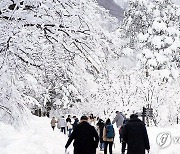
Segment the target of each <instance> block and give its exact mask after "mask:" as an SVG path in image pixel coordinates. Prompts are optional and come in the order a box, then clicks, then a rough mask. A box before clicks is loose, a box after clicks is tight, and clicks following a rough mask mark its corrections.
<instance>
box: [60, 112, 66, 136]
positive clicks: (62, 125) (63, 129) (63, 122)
mask: <svg viewBox="0 0 180 154" xmlns="http://www.w3.org/2000/svg"><path fill="white" fill-rule="evenodd" d="M66 127H67V123H66V120H65V118H64V116H62V117H61V118H59V119H58V128H60V130H61V132H63V133H64V134H66Z"/></svg>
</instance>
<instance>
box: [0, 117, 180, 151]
mask: <svg viewBox="0 0 180 154" xmlns="http://www.w3.org/2000/svg"><path fill="white" fill-rule="evenodd" d="M50 120H51V119H48V118H44V117H43V118H39V117H32V119H31V120H29V126H28V127H24V128H22V129H21V130H20V131H19V132H18V131H16V130H14V128H13V127H11V126H9V125H5V124H3V123H1V122H0V154H64V151H65V148H64V146H65V143H66V141H67V139H68V137H67V136H66V135H64V134H62V133H60V131H59V130H58V129H57V128H56V129H55V131H52V128H51V127H50ZM116 131H117V130H116ZM165 131H166V132H167V131H168V132H171V135H172V138H173V136H180V126H179V125H175V126H174V127H173V128H172V127H171V128H169V129H168V128H157V127H152V128H148V134H149V138H150V145H151V151H150V154H180V152H179V151H180V146H179V145H180V140H179V142H178V143H176V144H175V143H174V141H173V140H172V143H171V144H170V145H169V146H168V147H166V148H164V149H160V148H159V147H158V146H157V143H156V137H157V135H158V134H159V133H160V132H165ZM116 134H118V132H116ZM68 151H69V152H70V154H73V147H72V144H71V146H70V147H69V148H68ZM120 153H121V144H120V143H119V138H118V135H116V136H115V147H113V154H120ZM97 154H103V151H99V150H97Z"/></svg>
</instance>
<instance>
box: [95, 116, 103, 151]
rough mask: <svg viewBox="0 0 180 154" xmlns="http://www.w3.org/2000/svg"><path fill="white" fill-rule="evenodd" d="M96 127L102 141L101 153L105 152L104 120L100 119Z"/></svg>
mask: <svg viewBox="0 0 180 154" xmlns="http://www.w3.org/2000/svg"><path fill="white" fill-rule="evenodd" d="M96 125H97V127H98V133H99V139H100V151H103V150H104V141H103V129H104V121H103V120H102V119H99V121H98V123H97V124H96Z"/></svg>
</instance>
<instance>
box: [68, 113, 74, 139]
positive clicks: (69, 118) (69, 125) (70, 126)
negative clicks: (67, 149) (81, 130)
mask: <svg viewBox="0 0 180 154" xmlns="http://www.w3.org/2000/svg"><path fill="white" fill-rule="evenodd" d="M71 121H72V120H71V115H68V117H67V118H66V123H67V131H68V137H69V136H70V135H71V132H72V129H73V126H72V123H71Z"/></svg>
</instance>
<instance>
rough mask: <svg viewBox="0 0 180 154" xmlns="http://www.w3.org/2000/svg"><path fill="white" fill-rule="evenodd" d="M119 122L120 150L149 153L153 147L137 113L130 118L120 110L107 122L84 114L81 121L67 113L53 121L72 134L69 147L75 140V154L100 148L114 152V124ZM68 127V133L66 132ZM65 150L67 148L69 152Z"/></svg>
mask: <svg viewBox="0 0 180 154" xmlns="http://www.w3.org/2000/svg"><path fill="white" fill-rule="evenodd" d="M114 123H116V126H117V129H118V132H119V134H118V136H119V141H120V144H122V146H121V149H120V153H121V154H125V152H126V151H127V154H145V150H147V151H148V153H149V150H150V145H149V139H148V134H147V130H146V127H145V124H144V122H142V121H141V120H140V119H139V118H138V116H137V115H136V114H132V115H130V118H126V117H125V116H124V115H123V114H122V113H121V112H119V111H116V116H115V118H114V119H113V121H112V122H111V120H110V119H109V118H108V119H106V121H104V120H103V119H101V118H99V117H94V116H93V114H91V115H90V116H85V115H83V116H82V117H81V118H80V120H79V119H78V118H77V117H76V116H73V117H72V118H71V115H68V117H67V118H66V119H65V117H64V116H61V118H58V119H57V120H56V119H55V117H53V118H52V120H51V127H52V129H53V130H54V129H55V127H56V126H57V128H58V129H60V131H61V132H62V133H64V134H67V135H68V137H69V138H68V141H67V143H66V145H65V149H66V150H67V148H68V147H69V145H70V144H71V142H72V141H74V143H73V146H74V154H96V148H98V146H99V148H100V151H104V154H107V153H108V151H109V154H112V153H113V151H112V147H113V144H114V138H115V129H114V127H113V124H114ZM66 130H67V132H66ZM66 150H65V151H66Z"/></svg>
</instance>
